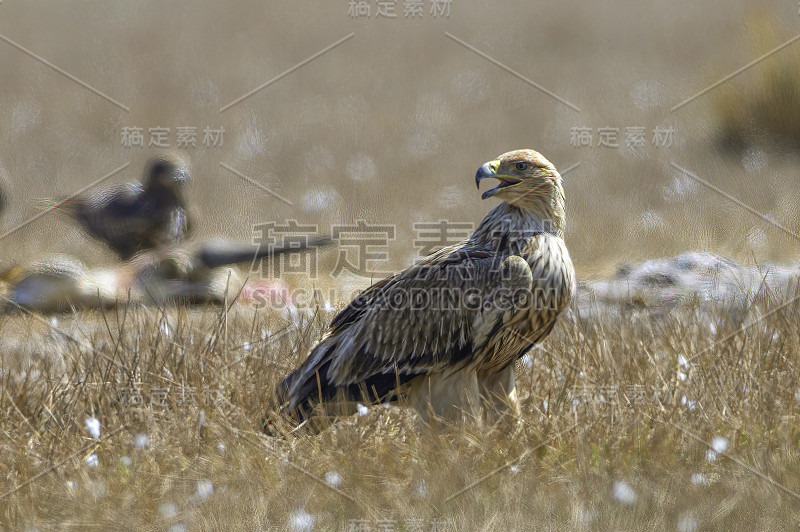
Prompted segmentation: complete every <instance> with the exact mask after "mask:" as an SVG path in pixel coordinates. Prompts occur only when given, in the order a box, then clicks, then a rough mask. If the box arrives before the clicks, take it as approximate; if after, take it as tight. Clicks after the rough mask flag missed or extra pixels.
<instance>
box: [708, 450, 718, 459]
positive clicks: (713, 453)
mask: <svg viewBox="0 0 800 532" xmlns="http://www.w3.org/2000/svg"><path fill="white" fill-rule="evenodd" d="M716 459H717V453H715V452H714V451H712V450H711V449H709V450H708V451H707V452H706V460H708V461H709V462H713V461H714V460H716Z"/></svg>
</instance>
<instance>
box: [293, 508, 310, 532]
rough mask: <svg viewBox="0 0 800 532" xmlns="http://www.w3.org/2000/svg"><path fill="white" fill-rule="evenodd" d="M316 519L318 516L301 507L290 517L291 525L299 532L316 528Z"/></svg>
mask: <svg viewBox="0 0 800 532" xmlns="http://www.w3.org/2000/svg"><path fill="white" fill-rule="evenodd" d="M316 520H317V518H316V517H314V516H313V515H311V514H310V513H308V512H306V511H305V510H302V509H301V510H297V511H296V512H294V513H293V514H292V515H291V517H290V518H289V526H290V527H291V529H292V530H297V531H298V532H301V531H306V530H314V522H315V521H316Z"/></svg>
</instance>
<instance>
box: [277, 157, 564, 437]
mask: <svg viewBox="0 0 800 532" xmlns="http://www.w3.org/2000/svg"><path fill="white" fill-rule="evenodd" d="M486 177H493V178H496V179H498V180H500V182H501V184H500V185H499V186H498V187H496V188H495V189H492V190H490V191H487V192H486V193H484V197H489V196H497V197H498V198H500V199H504V200H506V201H504V202H503V203H501V204H500V205H498V206H497V207H495V208H494V209H493V210H492V211H491V212H490V213H489V214H488V215H487V216H486V217H485V218H484V219H483V221H482V222H481V223H480V224H479V226H478V227H477V229H476V230H475V232H474V233H473V235H472V236H471V237H470V238H469V239H468V240H466V241H464V242H461V243H459V244H457V245H453V246H449V247H446V248H443V249H441V250H439V251H438V252H436V253H434V254H432V255H430V256H428V257H426V258H424V259H423V260H422V261H421V262H420V263H418V264H416V265H414V266H412V267H410V268H408V269H406V270H404V271H402V272H400V273H398V274H396V275H394V276H391V277H388V278H386V279H384V280H382V281H380V282H378V283H376V284H375V285H373V286H372V287H370V288H368V289H367V290H365V291H364V292H362V293H361V294H360V295H359V296H358V297H356V298H355V300H353V301H352V302H351V303H350V305H348V306H347V307H346V308H345V309H344V310H343V311H342V312H341V313H340V314H339V315H337V316H336V317H335V318H334V320H333V321H332V323H331V325H330V327H329V329H328V331H327V332H326V334H325V335H324V336H323V338H322V339H321V340H320V341H319V342H318V343H317V344H316V345H315V346H314V347H313V348H312V350H311V352H310V353H309V355H308V358H307V359H306V360H305V361H304V362H303V363H302V364H301V366H300V367H299V368H298V369H297V370H296V371H294V372H293V373H292V374H291V375H289V376H288V377H287V378H286V379H285V380H284V381H283V383H282V384H281V385H280V386H279V387H278V390H277V401H278V403H279V405H280V407H281V409H282V412H284V414H287V415H290V416H291V417H294V418H295V420H297V421H300V420H302V419H304V418H306V417H307V416H308V415H309V414H310V413H311V411H312V409H313V407H314V406H315V405H318V404H320V403H323V404H324V403H328V402H330V401H333V400H339V401H341V400H342V399H343V400H345V401H350V402H355V401H370V402H377V401H399V402H401V403H404V404H408V405H409V406H412V407H414V408H416V409H417V410H419V411H420V412H421V413H422V415H423V416H424V417H426V416H427V414H428V413H433V414H434V415H436V416H442V417H445V418H448V419H454V418H459V417H461V416H463V415H466V416H467V417H474V416H476V415H477V414H478V412H483V413H484V415H488V416H489V417H490V419H493V418H496V417H497V416H498V415H503V414H504V413H506V412H508V411H511V412H512V413H514V414H518V413H519V405H518V402H517V398H516V391H515V389H514V362H515V361H516V360H518V359H519V358H520V357H521V356H522V355H523V354H525V353H526V352H527V351H528V350H529V349H530V348H531V347H533V346H534V345H536V344H537V343H539V342H541V341H542V340H543V339H544V338H545V337H546V336H547V335H548V334H549V333H550V331H551V330H552V329H553V326H554V324H555V322H556V318H557V317H558V315H559V314H560V313H561V312H562V311H563V310H564V309H565V308H566V307H567V306H568V305H569V302H570V299H571V297H572V294H573V292H574V289H575V274H574V270H573V266H572V262H571V260H570V257H569V252H568V251H567V248H566V245H565V244H564V241H563V231H564V222H565V212H564V192H563V188H562V186H561V176H560V175H559V174H558V172H557V171H556V169H555V168H554V167H553V165H552V164H551V163H550V162H549V161H547V160H546V159H545V158H544V157H542V156H541V155H540V154H539V153H537V152H535V151H533V150H518V151H514V152H509V153H506V154H504V155H501V156H500V157H499V158H498V159H497V160H495V161H491V162H490V163H486V164H485V165H484V166H482V167H481V169H480V170H479V171H478V175H477V176H476V180H481V179H483V178H486Z"/></svg>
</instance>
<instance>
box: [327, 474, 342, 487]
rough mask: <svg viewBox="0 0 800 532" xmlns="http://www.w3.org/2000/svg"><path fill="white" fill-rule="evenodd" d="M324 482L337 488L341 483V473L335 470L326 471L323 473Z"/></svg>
mask: <svg viewBox="0 0 800 532" xmlns="http://www.w3.org/2000/svg"><path fill="white" fill-rule="evenodd" d="M325 483H326V484H327V485H328V486H330V487H332V488H338V487H339V486H341V485H342V475H340V474H339V473H337V472H336V471H328V472H327V473H325Z"/></svg>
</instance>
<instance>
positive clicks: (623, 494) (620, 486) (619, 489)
mask: <svg viewBox="0 0 800 532" xmlns="http://www.w3.org/2000/svg"><path fill="white" fill-rule="evenodd" d="M613 493H614V499H615V500H616V501H617V502H619V503H621V504H624V505H627V506H630V505H631V504H634V503H635V502H636V499H637V496H636V492H635V491H634V490H633V488H632V487H631V485H630V484H628V483H627V482H625V481H624V480H618V481H616V482H614V490H613Z"/></svg>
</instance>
